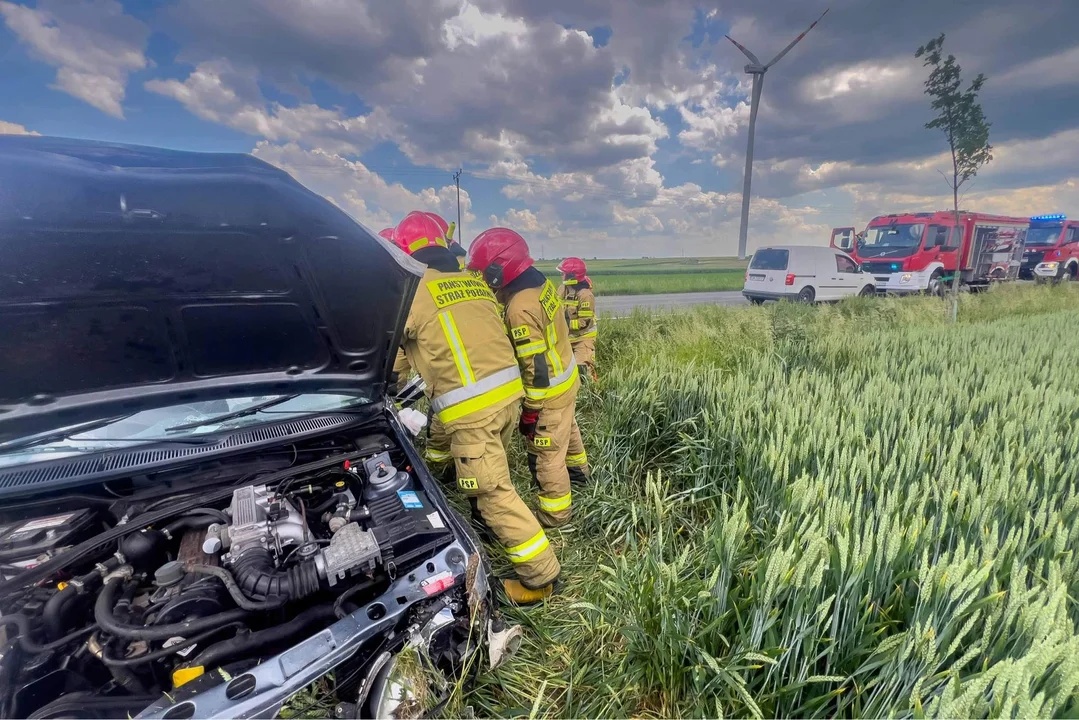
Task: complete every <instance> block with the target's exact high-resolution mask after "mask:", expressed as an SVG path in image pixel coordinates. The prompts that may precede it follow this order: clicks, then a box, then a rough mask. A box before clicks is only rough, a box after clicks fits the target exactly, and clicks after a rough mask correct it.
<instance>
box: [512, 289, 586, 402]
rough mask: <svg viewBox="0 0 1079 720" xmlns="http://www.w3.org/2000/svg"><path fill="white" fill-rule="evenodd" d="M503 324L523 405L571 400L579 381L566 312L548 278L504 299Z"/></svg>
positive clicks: (574, 395)
mask: <svg viewBox="0 0 1079 720" xmlns="http://www.w3.org/2000/svg"><path fill="white" fill-rule="evenodd" d="M506 328H507V330H508V331H509V335H510V339H512V340H513V348H514V351H515V353H516V355H517V363H518V365H519V366H520V368H521V379H522V381H523V382H524V390H525V402H524V404H525V407H528V408H532V409H538V408H541V407H544V406H549V407H561V406H562V404H564V403H565V402H572V400H573V398H575V397H576V394H577V392H576V391H577V389H578V388H579V387H580V385H581V382H580V378H579V376H578V373H577V363H576V361H575V360H574V358H573V346H572V345H570V339H569V325H568V323H567V322H566V313H565V310H564V308H563V307H562V303H561V302H560V301H559V299H558V291H557V290H555V287H554V285H552V284H551V281H550V280H548V281H547V282H546V283H544V284H543V286H542V287H533V288H524V289H522V290H519V291H517V292H515V293H514V294H513V295H512V296H511V297H510V298H509V300H507V301H506ZM563 398H564V399H563Z"/></svg>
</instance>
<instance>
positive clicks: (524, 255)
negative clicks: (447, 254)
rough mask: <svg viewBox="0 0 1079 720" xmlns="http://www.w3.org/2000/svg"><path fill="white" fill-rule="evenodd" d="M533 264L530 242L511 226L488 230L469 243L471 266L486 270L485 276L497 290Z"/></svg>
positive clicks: (469, 261) (469, 262)
mask: <svg viewBox="0 0 1079 720" xmlns="http://www.w3.org/2000/svg"><path fill="white" fill-rule="evenodd" d="M530 267H532V257H531V256H530V255H529V254H528V243H526V242H525V239H524V238H523V237H521V236H520V235H519V234H517V233H516V232H514V231H513V230H510V229H509V228H501V227H498V228H491V229H490V230H484V231H483V232H481V233H480V234H479V235H477V236H476V239H475V240H473V241H472V244H471V245H469V247H468V269H469V270H473V271H477V272H481V273H483V279H484V280H486V281H487V284H488V285H490V286H491V287H492V288H494V289H496V290H497V289H499V288H502V287H505V286H506V285H507V284H508V283H511V282H513V281H514V280H516V279H517V278H518V277H519V276H520V274H521V273H523V272H524V271H525V270H527V269H528V268H530Z"/></svg>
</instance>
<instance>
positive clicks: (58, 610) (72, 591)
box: [41, 583, 77, 640]
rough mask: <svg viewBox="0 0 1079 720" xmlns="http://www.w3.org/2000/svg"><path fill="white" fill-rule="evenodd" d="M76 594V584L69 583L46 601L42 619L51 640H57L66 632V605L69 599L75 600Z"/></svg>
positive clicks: (46, 634) (46, 633)
mask: <svg viewBox="0 0 1079 720" xmlns="http://www.w3.org/2000/svg"><path fill="white" fill-rule="evenodd" d="M76 594H77V592H76V588H75V586H74V585H71V584H70V583H69V584H68V585H66V586H65V587H64V589H63V590H59V591H57V593H56V594H55V595H53V596H52V597H51V598H49V600H48V602H46V603H45V609H44V610H42V611H41V621H42V622H43V623H44V624H45V636H46V637H47V638H49V639H50V640H55V639H56V638H58V637H60V636H61V635H63V634H64V628H66V627H67V623H66V622H65V620H64V611H65V608H64V606H65V605H67V603H68V601H70V600H74V599H75V596H76Z"/></svg>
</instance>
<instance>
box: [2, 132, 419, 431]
mask: <svg viewBox="0 0 1079 720" xmlns="http://www.w3.org/2000/svg"><path fill="white" fill-rule="evenodd" d="M422 273H423V266H422V265H420V264H419V263H417V262H415V261H414V260H412V259H411V258H409V257H408V256H406V255H405V254H403V253H401V252H400V251H398V250H397V249H395V248H391V247H390V246H389V245H388V244H387V243H385V242H383V241H382V240H380V239H379V238H377V237H376V236H375V235H374V234H373V233H371V232H370V231H369V230H368V229H367V228H365V227H363V226H362V225H360V224H359V223H357V222H355V221H354V220H352V219H351V218H350V217H349V216H348V215H346V214H345V213H344V212H342V211H341V210H339V209H338V208H337V207H335V206H334V205H333V204H331V203H330V202H328V201H326V200H324V199H323V198H321V197H319V196H318V195H316V194H314V193H312V192H311V191H309V190H307V189H306V188H304V187H303V186H302V185H300V184H299V183H298V182H296V181H295V180H293V179H292V178H291V177H290V176H289V175H288V174H287V173H285V172H283V171H281V170H279V169H277V168H275V167H272V166H270V165H268V164H266V163H264V162H262V161H260V160H256V159H255V158H253V157H251V156H248V155H236V154H210V153H191V152H178V151H172V150H161V149H156V148H147V147H136V146H128V145H118V144H111V143H97V142H88V141H80V140H66V139H57V138H41V137H14V136H9V137H4V136H0V345H2V347H3V351H2V352H0V441H3V440H6V439H11V438H13V437H21V436H26V435H28V434H31V433H34V432H40V431H43V430H49V429H52V428H56V427H61V426H67V425H72V424H75V423H79V422H83V421H86V420H92V419H97V418H100V417H107V416H109V415H111V414H126V413H130V412H135V411H138V410H144V409H148V408H151V407H158V406H162V405H167V404H172V403H177V402H192V401H195V400H203V399H213V398H222V397H238V396H245V395H246V396H252V395H268V394H277V393H294V392H320V391H331V390H332V391H356V392H363V393H365V394H368V395H369V396H371V397H376V398H377V397H381V395H382V394H383V392H384V390H385V382H386V380H387V378H388V375H389V372H390V369H391V368H392V365H393V359H394V352H395V351H396V347H397V345H398V342H399V334H400V331H401V328H402V326H403V325H404V320H405V318H406V316H407V314H408V309H409V305H410V303H411V300H412V295H413V293H414V292H415V288H416V285H417V284H418V282H419V277H420V276H421V275H422Z"/></svg>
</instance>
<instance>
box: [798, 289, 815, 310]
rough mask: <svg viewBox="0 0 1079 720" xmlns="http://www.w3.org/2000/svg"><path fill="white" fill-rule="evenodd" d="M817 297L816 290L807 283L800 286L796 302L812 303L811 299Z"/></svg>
mask: <svg viewBox="0 0 1079 720" xmlns="http://www.w3.org/2000/svg"><path fill="white" fill-rule="evenodd" d="M816 297H817V292H816V291H815V290H814V289H813V288H812V287H811V286H809V285H806V286H805V287H804V288H802V291H801V292H800V293H798V302H804V303H806V304H807V305H812V304H813V300H815V299H816Z"/></svg>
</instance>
